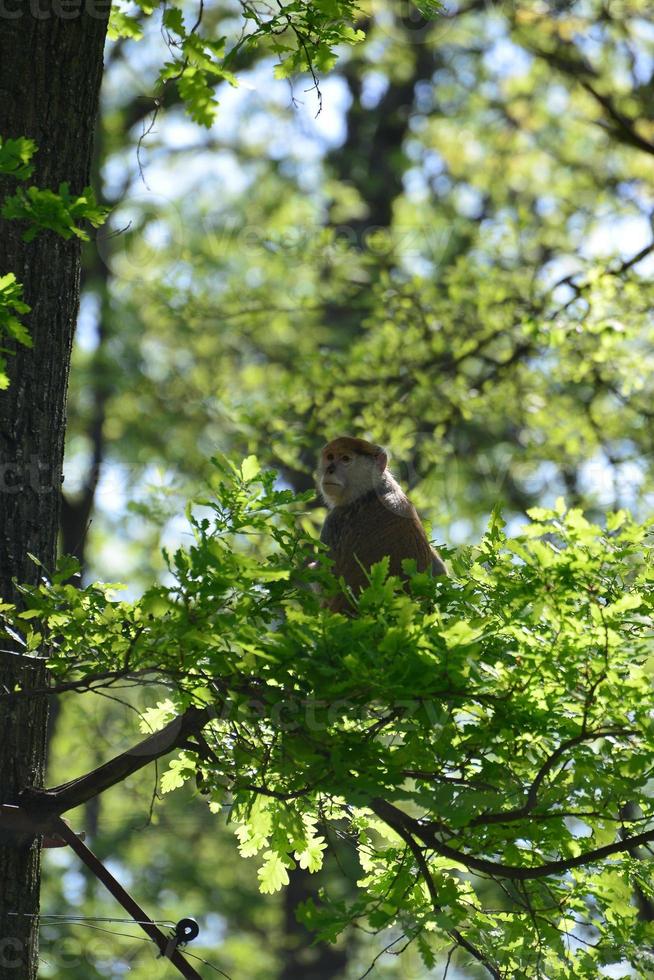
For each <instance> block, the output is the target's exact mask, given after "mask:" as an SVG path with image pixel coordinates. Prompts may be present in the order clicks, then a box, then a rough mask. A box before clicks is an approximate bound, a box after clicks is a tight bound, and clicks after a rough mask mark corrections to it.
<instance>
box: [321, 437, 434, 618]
mask: <svg viewBox="0 0 654 980" xmlns="http://www.w3.org/2000/svg"><path fill="white" fill-rule="evenodd" d="M387 466H388V455H387V453H386V451H385V450H384V449H383V447H382V446H377V445H375V444H374V443H372V442H366V440H365V439H355V438H352V437H351V436H340V437H339V438H337V439H332V441H331V442H328V443H327V445H326V446H324V447H323V449H322V451H321V454H320V460H319V464H318V471H317V476H318V484H319V488H320V492H321V495H322V497H323V499H324V501H325V503H326V505H327V507H328V508H329V513H328V514H327V517H326V519H325V523H324V525H323V528H322V531H321V534H320V540H321V541H322V542H323V544H326V545H327V548H328V549H329V555H330V557H331V558H332V560H333V563H334V565H333V568H334V574H335V575H337V576H343V578H344V579H345V582H346V583H347V585H348V586H349V587H350V589H351V590H352V592H353V593H354V595H356V594H357V593H359V592H360V591H361V590H362V589H364V588H365V587H366V585H367V584H368V580H367V577H366V572H367V571H368V570H369V569H370V567H371V566H372V565H374V564H375V563H376V562H378V561H380V560H381V559H382V558H384V557H385V556H388V558H389V560H390V561H389V573H390V574H391V575H398V576H400V577H401V578H406V575H405V573H404V572H403V570H402V561H403V559H405V558H413V559H415V562H416V566H417V569H418V571H420V572H424V571H427V570H429V571H431V573H432V575H445V574H447V572H446V569H445V565H444V564H443V562H442V560H441V557H440V555H439V554H438V553H437V552H436V551H434V550H433V549H432V547H431V546H430V544H429V541H428V539H427V535H426V533H425V529H424V528H423V526H422V524H421V523H420V518H419V517H418V515H417V513H416V510H415V508H414V506H413V504H412V503H411V502H410V501H409V499H408V497H407V496H406V495H405V494H404V492H403V491H402V489H401V487H400V485H399V484H398V482H397V480H396V479H395V478H394V477H393V476H392V475H391V473H390V472H389V470H388V469H387ZM327 605H328V606H329V608H331V609H332V610H334V611H337V612H350V613H351V612H352V606H351V603H350V602H349V601H348V600H347V598H346V597H345V596H342V595H341V596H336V597H335V598H334V599H332V600H331V601H330V602H329V603H327Z"/></svg>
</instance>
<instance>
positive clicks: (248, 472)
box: [241, 456, 261, 483]
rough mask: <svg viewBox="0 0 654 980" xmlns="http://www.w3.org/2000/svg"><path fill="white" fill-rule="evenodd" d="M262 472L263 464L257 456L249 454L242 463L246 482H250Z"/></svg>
mask: <svg viewBox="0 0 654 980" xmlns="http://www.w3.org/2000/svg"><path fill="white" fill-rule="evenodd" d="M260 472H261V465H260V463H259V460H258V459H257V457H256V456H247V457H246V459H244V460H243V462H242V463H241V476H242V477H243V482H244V483H250V482H251V481H252V480H254V479H255V478H256V477H257V476H258V475H259V473H260Z"/></svg>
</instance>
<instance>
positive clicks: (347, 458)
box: [341, 454, 352, 463]
mask: <svg viewBox="0 0 654 980" xmlns="http://www.w3.org/2000/svg"><path fill="white" fill-rule="evenodd" d="M341 459H342V460H343V462H344V463H349V462H350V460H351V459H352V457H351V456H348V455H347V454H346V455H344V456H341Z"/></svg>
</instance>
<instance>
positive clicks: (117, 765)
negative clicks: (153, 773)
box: [6, 708, 215, 820]
mask: <svg viewBox="0 0 654 980" xmlns="http://www.w3.org/2000/svg"><path fill="white" fill-rule="evenodd" d="M213 717H215V709H213V708H189V709H188V711H185V712H184V714H183V715H179V716H178V717H177V718H173V720H172V721H171V722H169V723H168V724H167V725H166V726H165V728H162V729H161V731H159V732H155V733H154V735H150V736H149V737H148V738H146V739H144V740H143V741H142V742H139V743H138V744H137V745H133V746H132V748H130V749H128V750H127V751H126V752H123V753H122V754H121V755H118V756H116V757H115V758H114V759H110V761H109V762H105V763H104V765H102V766H99V767H98V768H97V769H94V770H93V771H92V772H88V773H86V774H85V775H84V776H79V777H78V778H77V779H72V780H70V782H68V783H62V785H60V786H54V787H53V788H51V789H45V790H39V789H34V788H28V789H25V790H23V792H22V793H21V794H20V797H19V799H18V801H17V802H18V803H19V805H20V806H21V807H22V808H23V809H24V810H25V811H26V812H27V813H28V814H30V815H31V816H33V817H34V818H36V819H38V820H42V819H43V818H44V817H45V818H47V817H49V816H52V815H54V814H56V815H60V814H62V813H65V812H66V811H67V810H72V809H73V807H76V806H79V805H80V804H81V803H86V802H87V801H88V800H90V799H93V797H95V796H98V795H99V794H100V793H103V792H104V791H105V790H106V789H109V788H110V787H111V786H115V785H116V784H117V783H120V782H122V781H123V780H124V779H126V778H127V776H131V774H132V773H133V772H138V770H139V769H143V768H144V767H145V766H147V765H149V764H150V763H151V762H154V761H155V759H159V758H161V756H162V755H167V754H168V752H172V751H173V749H176V748H178V747H179V745H180V743H182V742H183V741H184V740H185V739H186V738H188V736H189V735H192V734H194V733H195V732H199V731H200V730H201V729H202V728H203V727H204V726H205V725H206V724H207V722H209V721H210V720H211V719H212V718H213ZM6 802H10V801H6Z"/></svg>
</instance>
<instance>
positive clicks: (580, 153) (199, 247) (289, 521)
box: [0, 0, 654, 980]
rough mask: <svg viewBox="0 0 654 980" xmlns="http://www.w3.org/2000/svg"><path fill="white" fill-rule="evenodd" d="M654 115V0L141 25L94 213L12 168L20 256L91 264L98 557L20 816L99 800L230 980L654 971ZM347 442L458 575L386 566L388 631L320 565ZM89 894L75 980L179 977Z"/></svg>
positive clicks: (35, 175) (21, 316) (31, 312)
mask: <svg viewBox="0 0 654 980" xmlns="http://www.w3.org/2000/svg"><path fill="white" fill-rule="evenodd" d="M653 91H654V18H653V17H652V13H651V11H650V10H649V9H648V5H647V4H646V3H644V2H642V0H628V2H624V3H620V4H606V3H602V2H599V0H577V2H571V3H561V2H532V0H529V2H526V0H525V2H520V0H518V2H514V3H510V4H509V3H506V4H492V3H488V2H486V0H471V2H462V3H459V4H456V3H451V4H449V3H448V4H444V5H442V7H441V5H440V4H436V3H421V4H415V5H414V4H403V3H395V2H393V0H389V2H386V0H374V2H373V3H371V4H361V5H355V4H353V3H351V2H349V0H345V2H342V0H316V2H312V3H304V2H290V3H283V4H282V3H277V4H272V5H268V4H259V3H249V2H246V3H239V4H232V3H222V2H221V3H219V2H214V0H205V2H204V3H201V4H199V5H198V4H193V3H187V2H179V3H175V4H170V3H167V4H166V5H165V7H164V6H162V5H159V4H157V3H150V2H148V3H146V2H139V3H137V4H131V5H127V4H113V5H112V10H111V19H110V22H109V40H108V42H107V45H106V48H105V68H104V75H103V81H102V93H101V103H100V113H99V117H98V121H97V126H96V131H95V142H94V158H93V162H92V167H91V172H90V176H89V179H88V181H83V182H81V183H80V182H79V181H78V182H76V181H74V180H72V179H71V180H70V181H68V180H66V179H61V180H59V179H57V181H56V182H55V183H53V184H51V185H48V186H44V185H43V184H42V182H41V181H40V173H41V171H40V170H39V167H40V163H39V161H40V160H45V159H48V154H49V153H50V152H51V150H50V148H49V146H48V144H47V139H46V140H45V142H44V140H43V139H41V140H40V141H39V140H38V139H35V138H32V136H33V134H32V133H31V131H28V130H27V129H25V130H24V131H21V133H20V134H19V135H17V134H11V135H8V136H5V134H4V133H2V132H0V174H1V175H2V192H3V203H2V219H3V223H4V224H5V227H10V228H12V229H18V230H19V232H20V236H21V239H22V240H23V241H24V243H25V248H26V249H29V248H34V249H46V248H47V247H52V248H53V249H55V246H53V245H48V243H52V242H56V243H58V244H57V245H56V248H59V247H60V244H61V247H62V248H64V247H65V248H69V247H70V248H77V247H78V245H77V243H78V242H79V243H84V244H83V249H84V251H83V253H82V263H83V264H82V291H81V304H80V313H79V320H78V326H77V332H76V338H75V346H74V349H73V355H72V367H71V373H70V388H69V394H68V405H67V413H68V421H67V431H66V455H65V466H64V473H65V480H64V483H63V489H62V492H61V527H60V548H59V552H60V554H61V555H62V556H72V557H62V558H61V559H60V560H59V563H58V564H55V563H54V561H52V562H50V561H49V560H47V559H46V558H44V557H43V555H41V553H40V552H38V550H37V549H32V551H36V554H34V559H35V560H32V558H29V559H27V558H26V562H27V565H26V566H25V567H27V568H28V571H27V572H25V573H23V574H18V573H17V572H16V571H15V570H13V571H12V570H10V572H11V573H10V574H8V575H7V576H6V580H7V581H11V580H13V581H14V582H16V583H17V585H16V591H15V593H12V594H9V593H8V594H7V595H5V596H3V597H2V598H3V599H5V600H6V601H4V602H3V604H2V607H1V610H2V616H3V622H4V623H5V629H6V642H5V645H7V646H8V647H11V648H12V650H14V653H19V654H20V656H21V657H22V658H25V660H26V662H27V664H28V665H29V664H30V663H31V659H32V658H37V657H39V658H40V659H41V661H42V658H43V657H45V658H46V661H47V667H48V674H47V678H46V677H44V678H42V679H41V680H39V684H38V685H37V686H36V687H34V686H31V687H30V683H28V682H27V678H29V677H30V674H29V670H28V668H27V667H26V671H27V673H25V674H23V675H22V676H21V677H20V678H18V679H12V682H11V684H10V685H9V686H8V687H7V692H6V693H7V695H8V697H9V698H10V699H11V703H12V704H22V705H25V704H26V703H27V702H28V701H29V699H30V698H34V697H35V696H36V695H38V694H42V693H43V692H44V691H47V692H48V696H49V701H50V703H51V705H52V719H53V720H52V723H51V729H52V731H51V737H50V741H49V746H50V748H49V753H50V755H49V763H48V765H49V774H48V778H47V780H46V785H47V786H49V787H50V788H51V789H50V794H51V795H50V797H49V800H48V798H46V797H45V796H44V795H43V791H42V790H41V789H40V787H38V786H34V787H31V789H30V791H29V792H27V793H26V794H25V796H24V804H25V806H27V807H28V808H29V807H32V808H33V809H35V810H36V809H38V808H44V807H45V808H46V809H47V807H48V806H50V807H51V808H52V809H53V811H54V810H56V811H57V812H66V813H68V812H69V811H70V810H71V809H72V808H73V807H80V809H77V810H73V812H72V815H71V817H70V819H71V821H72V823H73V825H75V826H77V824H79V827H80V829H85V828H86V829H88V832H89V836H90V839H91V843H92V846H93V847H94V849H95V850H96V851H97V852H98V853H99V854H100V856H102V857H104V858H106V859H111V861H112V862H114V864H115V867H116V868H117V875H118V877H122V878H123V879H131V880H132V882H133V883H134V887H135V888H137V889H138V891H139V894H141V895H142V898H143V902H144V904H146V905H147V906H148V907H149V908H150V910H151V911H152V913H153V914H154V911H157V910H158V909H160V910H161V915H164V914H165V915H167V916H168V917H170V918H172V919H173V921H174V920H176V919H178V918H180V917H181V916H182V915H184V914H191V912H192V911H195V912H196V915H197V918H198V919H199V920H200V922H201V926H202V932H201V938H200V940H199V941H198V944H194V945H193V946H191V947H190V948H189V953H191V952H192V951H193V949H194V948H197V949H199V950H200V951H199V953H198V955H200V956H201V957H202V958H203V959H204V958H206V961H207V963H208V964H211V965H213V966H215V967H216V968H219V969H220V970H223V971H224V972H226V973H228V974H229V975H230V976H233V977H234V978H235V980H236V978H237V977H239V976H248V977H249V978H254V980H257V978H259V977H261V978H262V980H263V978H270V977H279V980H290V978H293V977H297V976H303V977H308V978H309V980H328V978H331V977H345V978H353V977H359V976H362V975H363V974H365V972H366V971H367V970H368V969H369V968H371V973H372V975H373V976H375V975H377V976H380V977H405V976H407V977H408V976H415V977H427V976H437V977H443V976H444V975H447V973H448V970H449V971H450V977H452V976H455V975H456V976H458V977H477V976H479V977H483V976H488V975H491V976H498V977H500V976H501V977H507V978H508V977H517V976H527V977H542V978H544V980H545V978H547V980H549V978H554V977H575V978H576V977H589V978H596V977H597V976H602V975H604V972H605V971H606V973H607V975H610V976H625V977H626V976H631V975H634V973H633V971H635V975H637V976H642V975H646V974H647V972H648V970H650V969H652V963H651V957H652V953H651V950H652V940H653V937H652V925H651V922H652V920H653V919H654V906H653V905H652V904H651V902H652V899H653V898H654V896H652V895H651V883H650V875H649V852H648V851H647V850H646V849H645V845H646V844H647V843H648V842H649V841H650V840H651V839H654V830H652V827H653V826H654V824H653V823H652V816H653V815H652V802H651V785H650V779H651V770H652V761H653V760H652V749H653V747H654V742H653V741H652V729H651V717H652V707H653V705H652V689H651V688H652V685H651V672H652V668H651V651H652V646H651V635H652V634H651V630H652V587H651V583H652V580H653V572H652V552H651V501H652V499H653V497H652V494H653V491H654V487H653V481H652V476H653V471H652V438H653V436H652V433H653V429H652V424H651V422H652V408H651V406H652V402H653V393H652V390H651V389H652V377H653V376H654V375H653V371H652V367H653V365H652V350H653V345H652V339H653V338H652V317H651V308H652V270H653V269H654V260H653V259H652V255H653V253H654V237H653V230H652V214H653V213H654V201H653V199H652V183H651V168H652V158H653V155H654V129H653V124H652V113H651V108H652V93H653ZM62 125H64V123H62ZM65 176H66V175H64V177H65ZM62 243H63V244H62ZM55 250H56V249H55ZM26 254H28V255H29V254H30V253H26ZM53 254H54V253H53ZM22 282H23V280H22V278H21V266H20V264H14V265H12V266H11V267H9V266H8V267H7V268H4V267H3V268H0V332H1V334H2V344H3V348H4V350H3V351H2V352H0V355H1V356H2V358H3V360H0V371H2V372H3V374H0V384H2V385H4V386H5V387H6V391H5V392H3V393H0V394H3V395H4V394H9V397H11V395H10V393H11V392H12V389H14V390H15V389H16V379H15V377H14V375H12V371H14V366H13V365H14V364H15V363H18V362H20V363H25V362H24V360H22V359H23V358H25V357H30V356H38V351H39V343H41V345H42V334H41V335H40V334H39V333H38V331H35V329H34V327H33V324H34V322H35V319H34V318H35V316H36V315H37V314H38V313H39V310H40V309H41V306H40V304H39V302H38V296H36V297H35V294H34V292H33V291H30V289H29V288H27V287H26V288H25V289H23V286H22ZM34 352H36V353H34ZM2 378H4V380H2ZM342 433H350V434H352V435H356V436H360V437H363V438H369V439H372V440H374V442H375V443H380V444H383V445H384V446H385V447H387V448H388V450H389V453H390V459H391V468H392V470H393V472H394V474H395V475H396V477H397V478H398V480H399V481H400V483H401V484H402V486H403V487H404V488H405V489H406V490H407V491H408V492H409V493H410V496H411V500H412V501H413V503H414V504H415V505H416V506H417V508H418V510H419V512H420V514H421V516H422V518H423V519H424V521H425V524H426V526H427V529H428V531H429V534H430V536H431V537H432V539H434V540H435V542H436V543H437V544H438V547H439V550H441V551H442V554H443V556H444V557H445V559H446V561H447V565H448V572H449V574H448V577H447V579H442V580H441V579H439V580H434V579H431V578H430V577H429V576H427V575H425V574H421V573H418V572H417V571H416V570H415V569H413V568H411V567H407V568H406V573H407V575H408V576H409V577H410V586H409V587H408V588H407V589H405V588H403V587H402V584H401V583H400V582H399V581H398V580H395V579H393V578H388V577H387V571H388V569H387V566H385V564H384V563H383V562H382V563H381V564H380V565H378V566H376V567H375V568H374V569H373V570H372V571H371V574H370V584H369V587H368V588H367V589H366V590H365V592H364V593H363V594H362V595H361V597H360V598H359V599H358V603H357V615H356V616H355V617H343V616H338V615H335V614H332V613H330V612H329V611H328V610H326V609H325V608H324V605H323V601H322V599H321V597H324V596H325V595H326V594H329V593H330V591H331V592H337V591H338V590H339V588H342V585H339V584H338V583H337V582H336V581H335V580H334V577H333V575H332V574H331V571H330V567H329V562H328V561H327V559H326V557H325V553H324V549H321V548H320V546H319V545H318V544H317V536H318V528H319V525H320V522H321V521H322V519H323V517H324V510H323V508H322V503H321V501H320V500H319V499H318V498H317V497H316V493H315V488H314V470H315V462H316V457H317V453H318V450H319V448H320V446H321V445H322V444H323V443H324V442H325V441H326V440H327V439H328V438H331V437H333V436H335V435H338V434H342ZM24 455H25V459H26V460H27V462H26V464H25V465H26V467H27V469H26V472H28V473H29V474H30V475H29V481H31V482H30V485H31V486H32V488H34V487H35V486H36V488H37V489H38V488H39V487H41V486H45V485H46V483H48V481H49V479H50V478H49V476H48V475H47V472H46V468H45V466H44V465H42V464H41V463H40V462H39V461H38V457H37V456H30V454H29V452H27V451H26V452H25V454H24ZM35 460H36V461H35ZM44 474H45V475H44ZM14 480H15V475H14V469H12V468H11V467H9V466H4V464H3V471H2V481H3V484H2V486H3V490H4V491H5V493H6V495H7V498H8V497H9V496H11V495H13V493H14V489H13V488H14V485H15V484H14ZM48 485H49V484H48ZM57 493H59V488H58V486H57ZM13 499H14V498H13V496H12V500H13ZM316 559H317V560H318V562H319V567H318V568H312V567H310V565H311V562H313V561H315V560H316ZM107 582H109V583H114V584H111V585H107V584H105V583H107ZM116 583H120V584H122V586H124V588H123V590H122V592H121V591H120V589H119V588H118V585H117V584H116ZM3 683H5V681H3ZM155 730H157V731H161V732H164V733H167V734H166V735H165V738H164V739H163V741H162V743H161V744H165V746H166V749H167V751H166V752H163V751H162V752H160V753H157V752H152V753H151V755H148V752H149V750H148V749H144V748H141V749H139V750H138V751H136V752H135V753H132V756H133V758H134V759H136V758H137V757H140V759H141V766H136V765H135V767H134V768H132V769H129V771H122V770H119V768H115V769H112V770H110V771H109V773H107V772H105V774H104V776H102V777H100V775H99V774H98V773H99V771H100V768H101V767H102V765H104V764H105V763H106V762H107V760H112V759H114V758H116V757H117V752H122V751H125V750H130V746H134V745H136V743H137V742H138V740H139V739H145V740H146V742H147V738H148V736H149V735H151V733H152V732H153V731H155ZM80 733H89V738H88V739H87V738H86V737H83V738H82V739H80ZM166 739H168V741H167V742H166ZM80 742H81V743H82V744H80ZM144 744H145V743H140V742H139V745H144ZM148 744H149V743H148ZM171 752H172V755H171V754H170V753H171ZM139 753H140V756H139ZM71 758H74V759H75V763H76V765H75V775H76V776H77V775H78V774H80V773H86V775H81V776H80V778H79V779H77V780H75V783H74V784H71V785H70V786H68V780H69V779H70V778H71V772H70V759H71ZM159 758H161V759H162V762H161V763H160V769H159V770H158V771H157V775H156V776H155V775H154V774H153V767H152V766H150V767H149V768H148V769H145V768H142V767H143V766H144V764H145V762H147V761H152V762H156V761H157V760H158V759H159ZM109 765H110V766H111V762H110V763H109ZM103 780H104V782H103ZM153 781H155V782H156V787H157V788H156V789H155V790H154V795H153V790H152V784H153ZM105 790H106V793H105ZM173 790H174V792H173ZM100 793H101V794H102V795H99V794H100ZM207 804H208V805H207ZM148 813H150V825H149V826H148V828H147V830H144V831H140V830H139V831H138V832H135V828H137V827H142V826H143V825H144V823H146V822H147V821H148ZM166 814H168V816H166ZM234 832H235V833H236V840H234ZM196 837H198V839H199V840H200V842H201V843H200V844H198V843H197V842H196V841H195V838H196ZM237 849H238V850H240V852H241V854H242V855H243V856H244V857H246V859H247V860H246V861H244V862H240V863H237V862H235V861H234V860H233V856H234V854H235V853H236V850H237ZM75 867H77V865H75V859H74V856H73V855H71V854H70V853H69V852H68V851H65V852H64V849H61V851H56V852H53V854H52V855H49V856H48V863H47V864H46V871H45V874H44V882H45V883H44V891H43V895H44V904H43V910H42V911H43V915H44V917H43V919H42V924H43V935H44V946H43V949H44V954H43V955H44V962H43V964H42V967H41V969H42V975H43V976H55V977H56V976H59V975H62V973H63V972H64V971H66V975H68V976H70V977H71V978H73V980H75V978H77V977H79V978H80V980H82V978H88V977H90V976H108V975H111V976H113V975H116V976H118V975H121V974H120V971H121V970H124V968H125V964H128V965H129V967H130V968H131V971H132V974H133V975H134V976H135V977H136V978H138V977H140V976H143V977H145V976H146V975H147V976H150V975H151V971H152V950H151V949H150V948H149V947H145V948H144V949H143V950H141V949H135V948H134V945H135V944H134V943H130V941H127V942H124V941H123V940H121V939H120V938H119V937H116V936H113V937H111V936H110V937H105V938H106V939H107V942H106V943H104V944H103V945H102V946H98V947H94V946H93V944H92V943H91V942H90V940H89V938H88V934H85V933H84V932H83V930H82V929H81V928H77V927H76V926H75V925H72V926H71V925H70V924H69V923H68V922H67V921H66V922H62V923H60V924H57V922H56V920H54V919H53V920H52V921H51V922H50V923H49V924H46V918H45V915H46V913H47V911H48V910H54V909H60V910H61V914H62V915H63V914H66V915H68V917H69V918H70V917H71V916H75V915H76V914H82V915H85V916H93V915H98V916H111V915H115V914H116V913H115V906H113V905H112V904H110V903H109V901H108V899H107V898H106V897H105V896H104V895H103V894H102V892H101V890H100V889H99V887H98V886H97V884H96V883H94V882H92V881H90V880H89V879H84V882H83V884H82V885H80V883H79V881H77V879H75V877H74V868H75ZM61 869H63V870H64V874H63V875H61V874H60V873H59V872H60V870H61ZM296 908H297V909H299V913H298V916H299V921H296V918H295V911H294V910H295V909H296ZM80 910H82V912H81V913H80ZM207 936H208V937H209V938H206V937H207ZM203 937H204V938H203ZM316 940H317V941H316ZM314 941H316V942H315V943H314ZM312 944H313V945H312ZM400 953H401V955H398V954H400ZM66 956H68V960H66ZM159 965H160V964H159ZM161 968H162V970H166V968H165V967H163V966H162V967H161ZM200 968H205V969H207V970H211V966H208V965H207V964H206V963H205V964H204V967H201V966H200V965H198V969H200ZM457 971H458V972H457ZM630 971H631V972H630ZM161 975H162V976H163V975H166V976H168V973H167V972H166V973H165V974H164V973H162V974H161ZM170 975H171V976H172V975H173V974H172V973H171V974H170ZM203 975H204V974H203ZM207 975H211V973H207Z"/></svg>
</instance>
